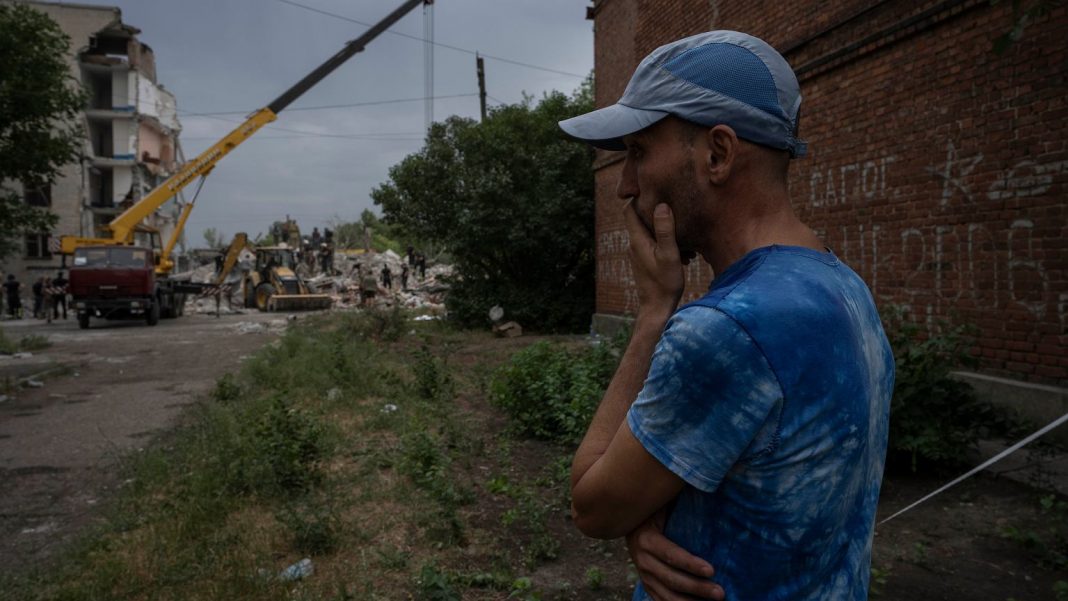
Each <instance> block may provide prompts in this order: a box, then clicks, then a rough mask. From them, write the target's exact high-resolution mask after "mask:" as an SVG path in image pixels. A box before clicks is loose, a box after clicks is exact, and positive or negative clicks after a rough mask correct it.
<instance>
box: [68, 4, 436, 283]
mask: <svg viewBox="0 0 1068 601" xmlns="http://www.w3.org/2000/svg"><path fill="white" fill-rule="evenodd" d="M432 2H433V0H406V2H405V3H404V4H402V5H401V6H400V7H399V8H397V9H396V10H394V11H393V12H391V13H390V14H389V15H387V16H386V17H385V18H384V19H382V20H381V21H379V22H378V23H377V24H375V25H374V26H373V27H371V28H370V29H368V30H367V31H365V32H364V33H363V34H362V35H360V36H359V37H358V38H356V39H354V40H351V41H349V42H347V43H346V44H345V46H344V48H342V49H341V50H340V51H338V52H337V54H335V55H334V56H332V57H330V58H329V59H327V60H326V62H324V63H323V64H321V65H319V66H318V67H317V68H316V69H315V70H314V71H312V72H311V73H309V74H308V75H306V76H305V77H304V78H303V79H301V80H300V81H299V82H297V83H296V84H295V85H293V86H292V87H290V88H289V89H288V90H286V91H285V92H283V93H282V95H281V96H279V97H278V98H276V99H274V101H272V102H271V103H270V104H269V105H267V106H265V107H263V108H261V109H259V110H257V111H255V112H254V113H252V114H251V115H250V116H249V117H248V118H247V119H246V120H245V122H244V123H242V124H241V125H238V126H237V127H236V128H234V130H233V131H231V132H230V133H228V134H226V136H224V137H223V138H222V139H221V140H219V141H218V142H216V143H215V144H213V145H212V146H211V147H210V148H208V149H207V150H205V151H204V152H201V153H200V154H199V155H197V156H196V158H194V159H193V160H192V161H189V162H187V163H185V164H184V165H182V166H181V167H180V168H179V169H178V171H177V172H176V173H175V174H174V175H172V176H170V177H169V178H167V180H166V181H164V182H163V183H162V184H160V185H159V186H156V188H155V189H153V190H152V191H151V192H149V193H148V194H147V195H145V197H144V198H142V199H141V200H139V201H137V202H135V203H134V204H133V206H131V207H130V208H128V209H126V210H125V211H123V212H122V213H121V214H120V215H118V216H117V217H115V219H113V220H112V221H111V223H109V224H108V226H107V229H108V233H109V234H110V237H109V238H82V237H78V236H62V237H61V238H60V250H61V252H62V253H63V254H72V253H74V251H75V249H77V248H78V247H81V246H93V245H103V244H133V241H134V231H135V230H136V229H137V227H138V224H140V223H141V221H142V220H144V219H145V218H146V217H148V216H149V215H151V214H152V213H154V212H155V211H156V210H157V209H159V208H160V207H161V206H163V204H164V203H166V202H167V201H168V200H170V199H171V198H173V197H174V195H175V194H177V193H178V192H179V191H180V190H182V189H183V188H185V187H186V186H187V185H189V183H190V182H192V181H193V180H194V179H195V178H196V177H197V176H201V177H203V176H207V175H208V173H210V172H211V170H212V169H214V168H215V165H216V164H217V163H218V162H219V160H220V159H222V158H223V157H224V156H226V155H227V154H229V153H230V151H232V150H233V149H234V148H236V147H237V146H238V145H240V144H241V143H242V142H244V141H245V140H247V139H249V138H250V137H251V136H252V134H254V133H256V132H257V131H259V129H260V128H262V127H263V126H264V125H267V124H268V123H270V122H272V121H274V120H275V119H277V118H278V113H279V112H280V111H281V110H282V109H284V108H286V107H287V106H289V105H290V104H291V103H292V102H293V101H294V100H296V99H297V98H299V97H300V96H301V95H303V94H304V93H305V92H307V91H308V90H309V89H311V88H312V87H313V86H314V85H315V84H317V83H319V82H320V81H322V79H323V78H324V77H326V76H327V75H329V74H330V73H332V72H333V71H334V70H335V69H337V68H338V67H340V66H341V65H342V64H343V63H344V62H345V61H347V60H348V59H350V58H352V56H353V55H354V54H356V53H357V52H360V51H362V50H363V49H364V48H365V47H366V46H367V44H368V43H370V42H371V40H373V39H375V38H376V37H378V35H379V34H381V33H382V32H383V31H385V30H386V29H388V28H389V27H390V26H392V25H393V24H394V23H396V22H397V21H399V20H400V19H401V17H403V16H404V15H406V14H407V13H408V12H409V11H411V10H412V9H413V8H415V6H416V5H418V4H423V3H427V4H429V3H432ZM188 209H189V208H187V209H185V210H183V215H182V218H181V219H180V221H179V223H178V224H176V229H175V232H174V233H173V238H172V240H173V239H176V238H177V236H178V235H179V234H180V233H181V228H182V227H184V226H185V221H186V219H187V218H188V217H189V210H188ZM168 246H172V245H168ZM168 252H169V249H168ZM162 258H165V257H161V259H162ZM172 267H173V263H171V262H170V261H169V260H161V261H160V264H159V266H158V271H159V272H160V273H161V274H166V273H169V272H170V269H171V268H172Z"/></svg>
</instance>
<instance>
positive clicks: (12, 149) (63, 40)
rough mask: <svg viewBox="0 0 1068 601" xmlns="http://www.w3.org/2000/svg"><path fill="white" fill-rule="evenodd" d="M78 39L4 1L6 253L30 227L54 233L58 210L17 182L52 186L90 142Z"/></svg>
mask: <svg viewBox="0 0 1068 601" xmlns="http://www.w3.org/2000/svg"><path fill="white" fill-rule="evenodd" d="M69 48H70V39H69V38H68V37H67V36H66V35H65V34H64V33H63V31H62V30H61V29H60V28H59V25H57V24H56V22H55V21H53V20H52V19H51V18H49V17H48V16H47V15H45V14H44V13H42V12H39V11H36V10H34V9H32V8H30V7H29V6H26V5H24V4H0V258H3V257H5V256H7V255H9V254H11V253H12V252H14V251H15V250H16V249H17V248H18V247H19V242H20V240H21V239H22V237H23V236H24V235H25V234H27V233H34V232H42V231H49V230H51V229H52V228H53V227H55V224H56V220H57V218H56V216H55V215H53V214H52V213H51V212H50V211H48V210H47V209H42V208H37V207H31V206H28V205H27V204H26V203H25V202H23V200H22V197H21V195H20V194H19V192H18V189H17V188H12V187H10V185H11V184H18V183H22V184H25V185H27V186H30V187H31V188H38V187H42V186H45V185H51V184H52V183H54V182H55V178H56V175H57V174H58V173H59V169H60V167H62V166H63V165H65V164H67V163H70V162H73V161H74V160H75V159H76V158H77V156H78V150H79V148H80V146H81V143H82V132H81V131H80V128H79V127H78V125H77V123H78V122H77V120H76V117H77V115H78V113H79V111H80V110H81V109H82V107H83V106H84V105H85V99H86V95H85V93H84V91H83V90H82V89H81V88H80V86H79V84H78V82H77V80H75V79H74V78H73V77H71V76H70V72H69V71H68V67H67V62H66V56H67V52H68V50H69Z"/></svg>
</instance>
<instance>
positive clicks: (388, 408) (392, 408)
mask: <svg viewBox="0 0 1068 601" xmlns="http://www.w3.org/2000/svg"><path fill="white" fill-rule="evenodd" d="M396 410H397V406H396V405H394V404H393V403H386V404H385V405H383V406H382V413H393V412H394V411H396Z"/></svg>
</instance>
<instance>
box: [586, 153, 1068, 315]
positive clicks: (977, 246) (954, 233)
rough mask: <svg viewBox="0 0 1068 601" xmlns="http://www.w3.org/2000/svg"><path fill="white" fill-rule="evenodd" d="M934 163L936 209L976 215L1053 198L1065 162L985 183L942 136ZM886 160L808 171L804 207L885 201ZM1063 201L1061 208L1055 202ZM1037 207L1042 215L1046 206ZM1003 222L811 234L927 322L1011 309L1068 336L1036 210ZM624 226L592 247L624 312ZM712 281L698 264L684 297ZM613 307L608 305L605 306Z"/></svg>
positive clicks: (630, 284) (860, 227)
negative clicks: (965, 312)
mask: <svg viewBox="0 0 1068 601" xmlns="http://www.w3.org/2000/svg"><path fill="white" fill-rule="evenodd" d="M945 148H946V152H945V155H944V157H945V158H944V159H942V158H941V157H940V158H939V160H938V161H936V162H935V164H932V165H929V166H927V167H926V168H924V172H925V173H926V174H928V175H929V176H930V177H931V181H932V182H933V183H935V185H936V186H938V188H936V190H939V189H940V191H939V192H936V195H937V196H936V197H937V198H939V204H938V205H937V206H936V207H933V211H934V213H933V214H937V211H938V210H940V209H946V210H959V209H960V208H961V207H962V206H963V207H966V208H969V209H982V208H985V207H988V206H989V205H990V204H991V203H995V204H996V203H997V202H1004V201H1011V200H1013V199H1025V198H1028V197H1035V196H1042V195H1048V194H1050V193H1061V192H1060V191H1058V190H1054V187H1055V186H1056V185H1058V181H1059V177H1058V176H1059V175H1061V174H1064V173H1068V161H1055V162H1042V161H1035V160H1032V159H1025V160H1020V161H1017V162H1015V163H1013V164H1011V166H1010V167H1008V168H1006V169H1003V170H1000V171H998V172H997V173H995V174H994V175H993V178H992V179H991V178H990V174H989V171H988V172H986V174H985V176H984V177H983V178H980V177H978V174H979V173H980V171H978V170H977V169H978V168H979V167H980V166H981V165H982V163H983V161H984V160H985V157H984V155H983V154H982V153H979V152H968V151H964V150H962V149H961V148H960V146H959V145H958V143H957V142H955V141H954V140H952V139H948V140H947V142H946V146H945ZM895 162H896V156H895V155H885V156H879V157H875V158H871V159H865V160H860V161H857V162H853V163H849V164H846V165H834V166H830V167H823V166H821V167H817V168H816V169H815V170H814V171H813V172H812V173H811V174H809V177H808V183H809V184H810V190H809V199H810V201H811V202H812V206H813V207H832V206H835V205H841V204H845V203H850V204H853V205H857V204H859V203H868V202H869V201H874V200H876V199H885V198H886V197H887V196H888V194H890V193H892V191H893V184H894V172H893V166H894V164H895ZM1062 204H1063V203H1062ZM1043 210H1048V207H1046V208H1045V209H1043ZM1018 212H1019V214H1018V215H1013V216H1012V217H1011V219H1007V220H1005V221H1000V220H996V221H991V219H990V218H985V219H982V220H980V219H979V218H976V219H975V220H967V219H965V220H964V221H963V222H957V223H938V219H937V218H933V219H932V223H930V224H926V225H914V226H912V227H908V228H905V229H898V228H895V227H892V226H890V225H889V224H887V223H870V222H869V223H856V224H853V225H847V226H839V227H832V228H831V229H830V230H826V229H824V230H818V231H817V233H818V234H819V235H820V236H821V237H823V238H824V239H826V240H828V243H829V244H831V245H832V246H833V247H834V248H835V249H836V252H839V254H840V255H841V256H842V257H843V258H844V259H845V260H846V261H847V262H848V263H849V264H850V265H852V266H854V268H856V269H857V271H858V272H860V273H861V275H862V276H863V277H864V278H865V280H866V281H867V282H868V283H869V285H870V286H871V288H872V290H873V292H874V293H875V294H876V297H877V298H880V299H883V300H893V301H895V302H903V304H905V305H907V306H908V307H909V308H910V309H911V310H913V311H915V312H917V313H918V314H920V315H925V316H926V317H927V319H928V320H931V321H932V322H933V320H934V319H935V318H936V317H937V316H940V315H944V314H946V312H947V311H949V310H952V309H953V308H957V307H961V306H972V307H976V308H977V309H980V310H984V311H987V310H998V311H1001V312H1010V313H1011V312H1013V311H1018V312H1020V313H1022V314H1024V315H1028V316H1030V317H1031V318H1032V319H1034V320H1035V321H1044V322H1046V323H1057V324H1059V326H1060V332H1061V333H1068V291H1064V289H1063V281H1062V280H1060V279H1059V278H1061V277H1063V276H1060V275H1058V273H1056V272H1053V273H1051V269H1053V268H1052V267H1050V266H1049V264H1048V263H1047V262H1046V261H1045V259H1046V258H1047V257H1049V253H1048V251H1047V250H1046V249H1045V248H1044V246H1043V244H1042V240H1043V237H1044V236H1048V235H1049V227H1048V226H1044V224H1047V223H1048V222H1049V217H1046V216H1045V214H1035V215H1028V214H1027V211H1026V210H1025V209H1021V210H1019V211H1018ZM628 248H629V239H628V237H627V232H626V230H624V229H622V228H620V229H618V230H611V231H604V232H602V233H601V234H600V235H599V238H598V248H597V257H598V264H597V279H598V284H599V285H602V284H603V285H607V286H610V287H612V288H613V289H618V290H621V291H622V295H623V301H624V305H625V306H624V309H623V310H624V312H625V313H634V312H635V311H637V308H638V295H637V291H636V290H635V288H634V277H633V273H632V272H631V269H630V262H629V260H628V256H627V253H628ZM711 278H712V273H711V269H710V268H709V266H708V264H707V263H704V262H703V261H700V260H698V261H694V262H692V263H691V265H690V266H689V267H688V268H687V270H686V279H687V295H686V297H685V298H684V299H683V300H684V301H689V300H693V299H694V298H696V297H698V296H700V294H702V293H703V288H704V286H705V285H706V284H707V282H708V281H710V280H711ZM612 304H613V305H614V304H615V303H614V302H613V303H612Z"/></svg>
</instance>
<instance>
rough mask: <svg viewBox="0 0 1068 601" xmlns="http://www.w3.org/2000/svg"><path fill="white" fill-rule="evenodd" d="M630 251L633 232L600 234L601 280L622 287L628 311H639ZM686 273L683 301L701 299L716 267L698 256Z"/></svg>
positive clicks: (625, 308)
mask: <svg viewBox="0 0 1068 601" xmlns="http://www.w3.org/2000/svg"><path fill="white" fill-rule="evenodd" d="M629 252H630V236H629V235H628V234H627V230H625V229H618V230H611V231H606V232H602V233H601V234H600V235H599V236H598V238H597V283H598V285H599V286H600V285H602V284H605V285H608V286H613V287H618V288H621V289H622V291H623V305H624V307H623V313H625V314H633V313H636V312H637V311H638V290H637V288H635V286H634V272H633V271H631V268H630V258H629ZM685 277H686V294H685V295H684V296H683V299H682V301H683V302H690V301H693V300H697V299H698V298H699V297H701V295H703V294H704V293H705V288H706V287H707V284H708V282H709V281H711V280H712V268H711V267H710V266H709V265H708V263H705V262H704V261H702V260H700V259H699V258H698V259H695V260H693V261H690V264H689V265H687V266H686V269H685Z"/></svg>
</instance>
